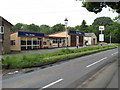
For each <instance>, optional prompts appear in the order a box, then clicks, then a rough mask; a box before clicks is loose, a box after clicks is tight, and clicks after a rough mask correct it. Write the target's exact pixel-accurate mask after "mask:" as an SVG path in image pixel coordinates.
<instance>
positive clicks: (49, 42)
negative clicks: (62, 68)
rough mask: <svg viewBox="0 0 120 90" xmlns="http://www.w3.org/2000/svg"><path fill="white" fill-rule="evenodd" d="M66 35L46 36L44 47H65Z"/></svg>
mask: <svg viewBox="0 0 120 90" xmlns="http://www.w3.org/2000/svg"><path fill="white" fill-rule="evenodd" d="M64 43H65V37H55V36H45V37H44V39H43V48H53V47H64V46H65V44H64Z"/></svg>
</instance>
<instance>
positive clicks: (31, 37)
mask: <svg viewBox="0 0 120 90" xmlns="http://www.w3.org/2000/svg"><path fill="white" fill-rule="evenodd" d="M44 36H45V34H44V33H42V32H25V31H18V32H14V33H11V35H10V40H11V50H16V51H21V50H32V49H39V48H43V37H44Z"/></svg>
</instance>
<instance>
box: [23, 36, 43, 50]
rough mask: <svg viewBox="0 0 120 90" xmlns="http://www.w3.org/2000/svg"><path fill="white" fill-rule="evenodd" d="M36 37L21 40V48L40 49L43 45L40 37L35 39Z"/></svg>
mask: <svg viewBox="0 0 120 90" xmlns="http://www.w3.org/2000/svg"><path fill="white" fill-rule="evenodd" d="M34 39H35V38H29V39H28V38H26V39H25V40H21V49H22V50H30V49H38V48H40V46H41V43H40V40H41V39H40V38H39V39H36V40H34Z"/></svg>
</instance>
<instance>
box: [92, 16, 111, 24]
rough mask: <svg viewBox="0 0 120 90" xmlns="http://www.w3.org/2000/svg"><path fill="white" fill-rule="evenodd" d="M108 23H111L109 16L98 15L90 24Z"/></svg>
mask: <svg viewBox="0 0 120 90" xmlns="http://www.w3.org/2000/svg"><path fill="white" fill-rule="evenodd" d="M110 23H113V21H112V19H111V18H110V17H99V18H96V19H95V20H94V22H93V24H92V25H99V26H106V25H109V24H110Z"/></svg>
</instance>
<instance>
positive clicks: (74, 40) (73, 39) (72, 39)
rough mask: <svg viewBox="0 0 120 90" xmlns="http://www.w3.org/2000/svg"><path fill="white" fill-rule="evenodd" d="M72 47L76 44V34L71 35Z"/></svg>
mask: <svg viewBox="0 0 120 90" xmlns="http://www.w3.org/2000/svg"><path fill="white" fill-rule="evenodd" d="M70 46H71V47H75V46H76V35H71V45H70Z"/></svg>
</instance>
